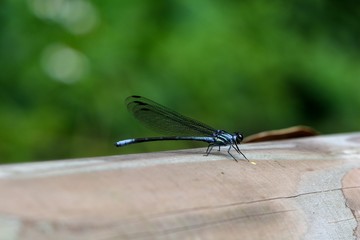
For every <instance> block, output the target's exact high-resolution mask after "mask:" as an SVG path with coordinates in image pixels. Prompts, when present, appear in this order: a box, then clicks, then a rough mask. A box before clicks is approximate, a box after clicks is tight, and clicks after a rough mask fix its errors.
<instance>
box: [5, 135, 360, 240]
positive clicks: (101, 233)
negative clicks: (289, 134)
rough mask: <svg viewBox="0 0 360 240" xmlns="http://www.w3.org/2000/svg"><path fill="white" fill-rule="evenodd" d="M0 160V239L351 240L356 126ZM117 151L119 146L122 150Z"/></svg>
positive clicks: (357, 175)
mask: <svg viewBox="0 0 360 240" xmlns="http://www.w3.org/2000/svg"><path fill="white" fill-rule="evenodd" d="M241 149H242V151H243V152H244V154H246V156H247V157H248V158H249V159H251V160H252V161H254V162H256V165H253V164H250V163H249V162H247V161H239V162H238V163H236V162H235V161H233V160H232V159H231V157H230V156H228V155H227V154H226V150H225V149H223V150H222V151H221V152H217V151H214V154H212V155H209V156H208V157H204V156H202V154H203V152H204V149H191V150H181V151H169V152H157V153H146V154H136V155H119V156H111V157H96V158H88V159H74V160H63V161H52V162H41V163H31V164H18V165H4V166H1V167H0V239H4V240H7V239H61V240H64V239H76V240H78V239H80V240H82V239H86V240H91V239H101V240H103V239H104V240H105V239H276V240H279V239H326V240H328V239H356V237H358V236H359V235H360V230H359V228H358V227H357V226H358V219H359V209H360V190H359V187H360V133H352V134H339V135H328V136H318V137H310V138H302V139H292V140H285V141H274V142H263V143H253V144H244V145H241ZM120 151H121V150H120Z"/></svg>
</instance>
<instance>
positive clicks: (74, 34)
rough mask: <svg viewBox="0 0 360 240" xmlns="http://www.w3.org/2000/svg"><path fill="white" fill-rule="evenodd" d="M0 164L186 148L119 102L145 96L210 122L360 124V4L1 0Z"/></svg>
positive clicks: (250, 128) (259, 126) (252, 128)
mask: <svg viewBox="0 0 360 240" xmlns="http://www.w3.org/2000/svg"><path fill="white" fill-rule="evenodd" d="M0 6H1V7H0V23H1V24H0V51H1V56H0V68H1V71H0V98H1V99H0V100H1V101H0V141H1V143H0V163H11V162H25V161H40V160H53V159H62V158H75V157H91V156H104V155H114V154H124V153H131V152H145V151H157V150H165V149H175V148H184V147H193V146H204V145H201V144H200V145H193V144H192V143H180V142H176V143H165V142H164V143H148V144H139V145H133V146H128V147H126V148H121V149H117V148H115V147H114V146H113V143H114V142H115V141H117V140H121V139H125V138H132V137H144V136H150V135H151V136H153V135H157V134H156V133H152V132H151V131H149V130H147V129H145V128H144V127H142V126H141V125H140V123H138V122H136V121H135V120H134V118H133V117H132V116H131V115H130V114H129V113H127V110H126V107H125V106H124V103H123V101H124V99H125V98H126V97H127V96H129V95H133V94H136V95H142V96H146V97H148V98H151V99H153V100H155V101H157V102H160V103H162V104H163V105H165V106H168V107H170V108H172V109H174V110H176V111H178V112H180V113H183V114H184V115H187V116H191V117H193V118H196V119H199V120H201V121H203V122H205V123H207V124H209V125H212V126H214V127H215V128H221V129H226V130H229V131H241V132H242V133H243V134H244V135H249V134H253V133H256V132H259V131H264V130H269V129H277V128H284V127H289V126H292V125H297V124H306V125H309V126H312V127H314V128H315V129H317V130H319V131H320V132H322V133H324V134H328V133H337V132H352V131H358V129H359V123H360V115H359V112H360V81H359V80H360V79H359V76H360V47H359V42H360V28H359V26H358V25H359V22H360V2H356V1H349V0H347V1H326V0H315V1H314V0H311V1H310V0H296V1H295V0H290V1H260V0H254V1H230V0H227V1H204V0H199V1H189V0H185V1H170V0H169V1H166V0H161V1H145V0H135V1H134V0H132V1H127V0H124V1H110V0H106V1H88V0H26V1H25V0H24V1H16V0H5V1H2V3H1V4H0Z"/></svg>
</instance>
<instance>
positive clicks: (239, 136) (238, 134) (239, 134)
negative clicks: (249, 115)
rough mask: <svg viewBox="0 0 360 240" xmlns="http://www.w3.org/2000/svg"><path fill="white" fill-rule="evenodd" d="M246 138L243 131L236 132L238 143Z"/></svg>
mask: <svg viewBox="0 0 360 240" xmlns="http://www.w3.org/2000/svg"><path fill="white" fill-rule="evenodd" d="M243 139H244V137H243V135H242V134H241V133H236V143H240V142H241V141H242V140H243Z"/></svg>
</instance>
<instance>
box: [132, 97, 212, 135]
mask: <svg viewBox="0 0 360 240" xmlns="http://www.w3.org/2000/svg"><path fill="white" fill-rule="evenodd" d="M125 104H126V105H127V108H128V110H129V112H131V113H132V114H133V115H134V116H135V118H136V119H138V120H139V121H140V122H142V123H143V124H144V126H146V127H148V128H150V129H153V130H155V131H156V132H159V133H165V134H175V135H183V136H184V135H188V136H211V135H212V134H213V133H214V132H215V129H214V128H212V127H209V126H207V125H206V124H204V123H201V122H199V121H196V120H194V119H191V118H189V117H186V116H183V115H181V114H179V113H177V112H175V111H173V110H171V109H169V108H167V107H164V106H162V105H160V104H158V103H156V102H154V101H151V100H150V99H147V98H144V97H140V96H130V97H128V98H126V100H125Z"/></svg>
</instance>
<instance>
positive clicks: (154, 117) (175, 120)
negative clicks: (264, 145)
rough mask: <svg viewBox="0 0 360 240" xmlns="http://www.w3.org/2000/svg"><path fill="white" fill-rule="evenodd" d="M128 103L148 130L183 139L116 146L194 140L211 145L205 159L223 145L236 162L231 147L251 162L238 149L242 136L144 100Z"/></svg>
mask: <svg viewBox="0 0 360 240" xmlns="http://www.w3.org/2000/svg"><path fill="white" fill-rule="evenodd" d="M125 104H126V105H127V108H128V110H129V111H130V112H131V113H132V114H133V115H134V116H135V118H136V119H138V120H139V121H140V122H141V123H143V124H144V125H145V126H146V127H148V128H151V129H153V130H155V131H157V132H161V133H167V134H174V135H179V136H170V137H146V138H133V139H126V140H121V141H118V142H116V143H115V146H117V147H122V146H126V145H130V144H133V143H141V142H151V141H165V140H191V141H201V142H206V143H208V144H209V145H208V147H207V149H206V152H205V156H208V155H209V154H210V152H211V150H212V149H213V147H214V146H216V147H219V151H220V147H221V146H229V148H228V151H227V152H228V153H229V155H230V156H231V157H232V158H233V159H234V160H235V161H237V159H236V158H235V157H234V156H233V155H232V154H231V153H230V150H231V148H233V149H235V151H236V152H237V153H239V154H241V155H242V156H243V157H244V158H245V159H247V158H246V157H245V155H244V154H243V153H242V152H241V151H240V149H239V147H238V144H240V142H241V141H242V140H243V135H242V134H241V133H238V132H235V133H234V134H231V133H228V132H226V131H224V130H216V129H215V128H212V127H210V126H208V125H206V124H204V123H202V122H199V121H197V120H194V119H192V118H189V117H186V116H183V115H181V114H180V113H177V112H175V111H173V110H171V109H169V108H167V107H164V106H162V105H160V104H158V103H156V102H154V101H151V100H150V99H147V98H144V97H140V96H130V97H128V98H126V100H125Z"/></svg>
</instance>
